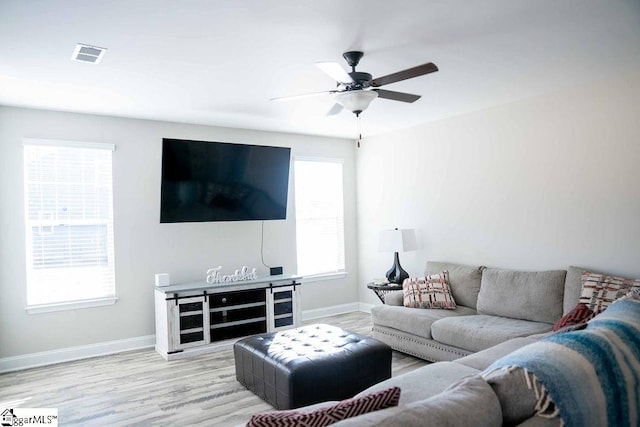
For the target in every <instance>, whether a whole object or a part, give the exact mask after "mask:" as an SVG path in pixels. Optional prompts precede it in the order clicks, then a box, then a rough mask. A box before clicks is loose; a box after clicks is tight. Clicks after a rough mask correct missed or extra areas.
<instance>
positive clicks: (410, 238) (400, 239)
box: [378, 228, 417, 252]
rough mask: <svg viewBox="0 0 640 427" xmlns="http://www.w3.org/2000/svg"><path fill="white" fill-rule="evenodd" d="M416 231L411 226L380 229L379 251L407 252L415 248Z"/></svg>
mask: <svg viewBox="0 0 640 427" xmlns="http://www.w3.org/2000/svg"><path fill="white" fill-rule="evenodd" d="M416 248H417V245H416V233H415V231H414V230H413V229H412V228H406V229H402V230H398V229H397V228H396V229H395V230H382V231H381V232H380V236H379V239H378V250H379V251H380V252H408V251H413V250H416Z"/></svg>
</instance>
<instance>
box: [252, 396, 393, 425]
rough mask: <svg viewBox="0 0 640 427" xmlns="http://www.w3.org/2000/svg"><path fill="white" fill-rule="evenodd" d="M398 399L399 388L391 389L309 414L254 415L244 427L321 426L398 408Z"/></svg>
mask: <svg viewBox="0 0 640 427" xmlns="http://www.w3.org/2000/svg"><path fill="white" fill-rule="evenodd" d="M399 400H400V388H399V387H391V388H388V389H385V390H380V391H377V392H375V393H371V394H366V395H364V396H361V397H354V398H352V399H347V400H343V401H342V402H338V403H336V404H335V405H332V406H326V407H323V408H319V409H316V410H313V411H310V412H302V411H295V410H294V411H278V412H266V413H263V414H255V415H253V416H251V419H250V420H249V422H248V423H247V427H291V426H300V427H324V426H328V425H330V424H333V423H336V422H338V421H342V420H346V419H347V418H351V417H357V416H358V415H362V414H366V413H369V412H373V411H378V410H380V409H386V408H391V407H393V406H398V401H399Z"/></svg>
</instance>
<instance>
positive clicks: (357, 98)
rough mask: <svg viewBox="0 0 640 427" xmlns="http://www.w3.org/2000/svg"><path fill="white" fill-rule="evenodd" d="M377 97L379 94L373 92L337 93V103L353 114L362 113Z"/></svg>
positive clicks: (351, 91)
mask: <svg viewBox="0 0 640 427" xmlns="http://www.w3.org/2000/svg"><path fill="white" fill-rule="evenodd" d="M377 97H378V92H376V91H373V90H348V91H346V92H339V93H337V94H336V102H338V103H339V104H340V105H342V106H343V107H344V108H346V109H347V110H349V111H351V112H352V113H361V112H362V111H364V110H366V109H367V108H368V107H369V104H370V103H371V101H373V100H374V99H376V98H377Z"/></svg>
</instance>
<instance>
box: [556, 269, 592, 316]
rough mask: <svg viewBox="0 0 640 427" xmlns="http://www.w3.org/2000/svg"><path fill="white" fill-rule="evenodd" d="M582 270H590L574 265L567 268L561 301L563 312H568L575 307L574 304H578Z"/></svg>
mask: <svg viewBox="0 0 640 427" xmlns="http://www.w3.org/2000/svg"><path fill="white" fill-rule="evenodd" d="M583 271H591V270H588V269H586V268H582V267H574V266H571V267H569V268H568V269H567V278H566V279H565V281H564V299H563V301H562V313H563V314H567V313H569V312H570V311H571V310H573V309H574V308H575V307H576V305H578V301H579V300H580V291H581V290H582V272H583ZM594 273H595V272H594Z"/></svg>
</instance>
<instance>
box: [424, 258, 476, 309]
mask: <svg viewBox="0 0 640 427" xmlns="http://www.w3.org/2000/svg"><path fill="white" fill-rule="evenodd" d="M483 269H484V267H473V266H469V265H461V264H453V263H450V262H435V261H429V262H427V267H426V269H425V274H426V275H429V274H436V273H440V272H442V271H445V270H446V271H448V272H449V285H450V286H451V293H452V294H453V298H454V299H455V300H456V304H458V305H464V306H466V307H471V308H473V309H476V304H477V302H478V292H479V291H480V280H481V279H482V270H483Z"/></svg>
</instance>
